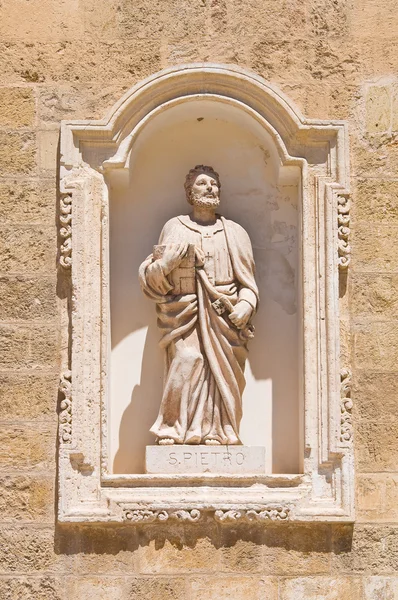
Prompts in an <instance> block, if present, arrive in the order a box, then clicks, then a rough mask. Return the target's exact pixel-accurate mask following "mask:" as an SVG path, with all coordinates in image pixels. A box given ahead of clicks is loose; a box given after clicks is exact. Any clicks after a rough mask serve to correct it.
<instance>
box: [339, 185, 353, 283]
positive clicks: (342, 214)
mask: <svg viewBox="0 0 398 600" xmlns="http://www.w3.org/2000/svg"><path fill="white" fill-rule="evenodd" d="M350 210H351V202H350V198H349V196H348V195H342V194H339V195H338V196H337V225H338V230H337V231H338V233H337V237H338V255H339V259H338V264H339V269H340V271H345V270H346V269H347V268H348V265H349V264H350V261H351V246H350V233H351V231H350V227H349V226H350Z"/></svg>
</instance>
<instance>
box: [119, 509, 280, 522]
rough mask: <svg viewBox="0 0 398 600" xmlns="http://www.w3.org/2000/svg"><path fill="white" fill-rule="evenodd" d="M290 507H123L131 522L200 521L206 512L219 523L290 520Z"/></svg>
mask: <svg viewBox="0 0 398 600" xmlns="http://www.w3.org/2000/svg"><path fill="white" fill-rule="evenodd" d="M289 513H290V508H288V507H286V506H281V505H270V506H267V507H266V508H262V509H247V510H235V509H218V510H215V511H211V510H205V511H202V510H199V509H197V508H192V509H189V510H184V509H180V510H166V509H159V510H150V509H132V508H123V518H124V520H125V521H129V522H130V523H135V524H137V525H139V524H145V523H154V522H165V521H168V520H175V521H184V522H188V523H198V522H199V521H201V520H203V516H204V514H206V515H208V516H210V517H213V518H214V520H215V521H217V522H218V523H224V524H232V523H238V522H239V523H265V522H266V521H288V520H289Z"/></svg>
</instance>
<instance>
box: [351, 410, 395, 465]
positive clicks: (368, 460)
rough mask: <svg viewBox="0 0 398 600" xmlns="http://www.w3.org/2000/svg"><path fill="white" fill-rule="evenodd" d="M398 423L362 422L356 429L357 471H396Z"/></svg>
mask: <svg viewBox="0 0 398 600" xmlns="http://www.w3.org/2000/svg"><path fill="white" fill-rule="evenodd" d="M396 431H397V423H396V422H394V421H390V422H386V421H384V422H378V423H372V422H370V423H368V422H365V421H361V422H360V423H358V424H357V425H356V428H355V448H356V456H357V469H358V471H363V472H377V471H396V468H397V461H398V437H397V435H396Z"/></svg>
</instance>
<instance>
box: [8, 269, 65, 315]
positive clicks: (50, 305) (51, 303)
mask: <svg viewBox="0 0 398 600" xmlns="http://www.w3.org/2000/svg"><path fill="white" fill-rule="evenodd" d="M55 286H56V281H55V278H54V277H42V278H38V277H23V276H19V277H18V276H17V277H1V276H0V315H1V318H2V319H3V320H6V321H9V320H17V319H26V320H32V319H42V320H44V319H52V318H54V317H56V315H57V303H56V289H55Z"/></svg>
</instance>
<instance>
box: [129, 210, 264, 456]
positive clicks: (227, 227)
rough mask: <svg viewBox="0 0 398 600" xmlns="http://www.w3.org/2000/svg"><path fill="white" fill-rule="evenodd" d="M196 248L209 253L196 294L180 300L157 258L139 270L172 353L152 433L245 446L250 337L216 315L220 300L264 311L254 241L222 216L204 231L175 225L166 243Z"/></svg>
mask: <svg viewBox="0 0 398 600" xmlns="http://www.w3.org/2000/svg"><path fill="white" fill-rule="evenodd" d="M180 242H188V243H189V244H194V245H195V246H196V247H197V248H200V249H201V250H202V251H203V253H204V257H205V258H204V264H203V266H201V268H202V269H203V271H204V274H205V275H204V276H203V273H202V276H200V273H199V269H197V270H196V276H195V280H196V291H195V293H190V294H179V295H173V285H172V283H171V279H170V277H169V278H168V277H166V276H165V275H164V273H163V271H162V268H161V265H160V262H159V260H156V259H155V258H154V256H153V254H151V255H150V256H148V258H147V259H146V260H145V261H144V262H143V263H142V265H141V267H140V269H139V278H140V283H141V287H142V289H143V291H144V293H145V294H146V295H147V296H148V297H149V298H151V299H152V300H154V301H155V302H156V311H157V317H158V327H159V329H160V332H161V336H162V337H161V340H160V346H161V347H162V348H164V349H165V374H164V389H163V396H162V400H161V404H160V410H159V415H158V418H157V419H156V422H155V423H154V425H153V427H152V428H151V432H152V433H154V434H155V435H156V436H157V437H158V438H166V437H167V438H171V439H173V440H174V441H175V442H176V443H181V444H199V443H204V442H206V440H207V439H215V440H217V441H219V442H220V443H222V444H239V443H241V442H240V439H239V425H240V421H241V417H242V393H243V390H244V387H245V378H244V365H245V360H246V356H247V337H245V336H244V335H242V331H240V330H238V329H237V328H236V327H235V326H234V325H233V324H232V322H231V321H230V320H229V319H228V313H227V312H224V313H223V314H219V313H218V312H217V311H216V310H215V308H214V300H215V297H214V294H213V293H212V290H215V292H216V293H217V294H220V293H221V294H222V295H223V296H226V297H227V298H228V300H229V301H230V302H231V304H232V305H235V304H236V303H237V302H238V301H239V300H245V301H246V302H248V303H249V304H250V305H251V306H252V309H253V313H254V312H255V310H256V308H257V303H258V289H257V285H256V282H255V279H254V260H253V252H252V247H251V243H250V239H249V236H248V235H247V233H246V231H245V230H244V229H243V228H242V227H241V226H240V225H238V224H237V223H234V222H233V221H230V220H228V219H225V218H223V217H219V216H217V220H216V223H215V224H214V225H199V224H198V223H196V222H195V221H193V220H192V219H191V218H190V216H188V215H183V216H179V217H174V218H173V219H170V221H168V222H167V223H166V225H165V226H164V228H163V230H162V233H161V235H160V239H159V244H169V243H173V244H177V243H180Z"/></svg>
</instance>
